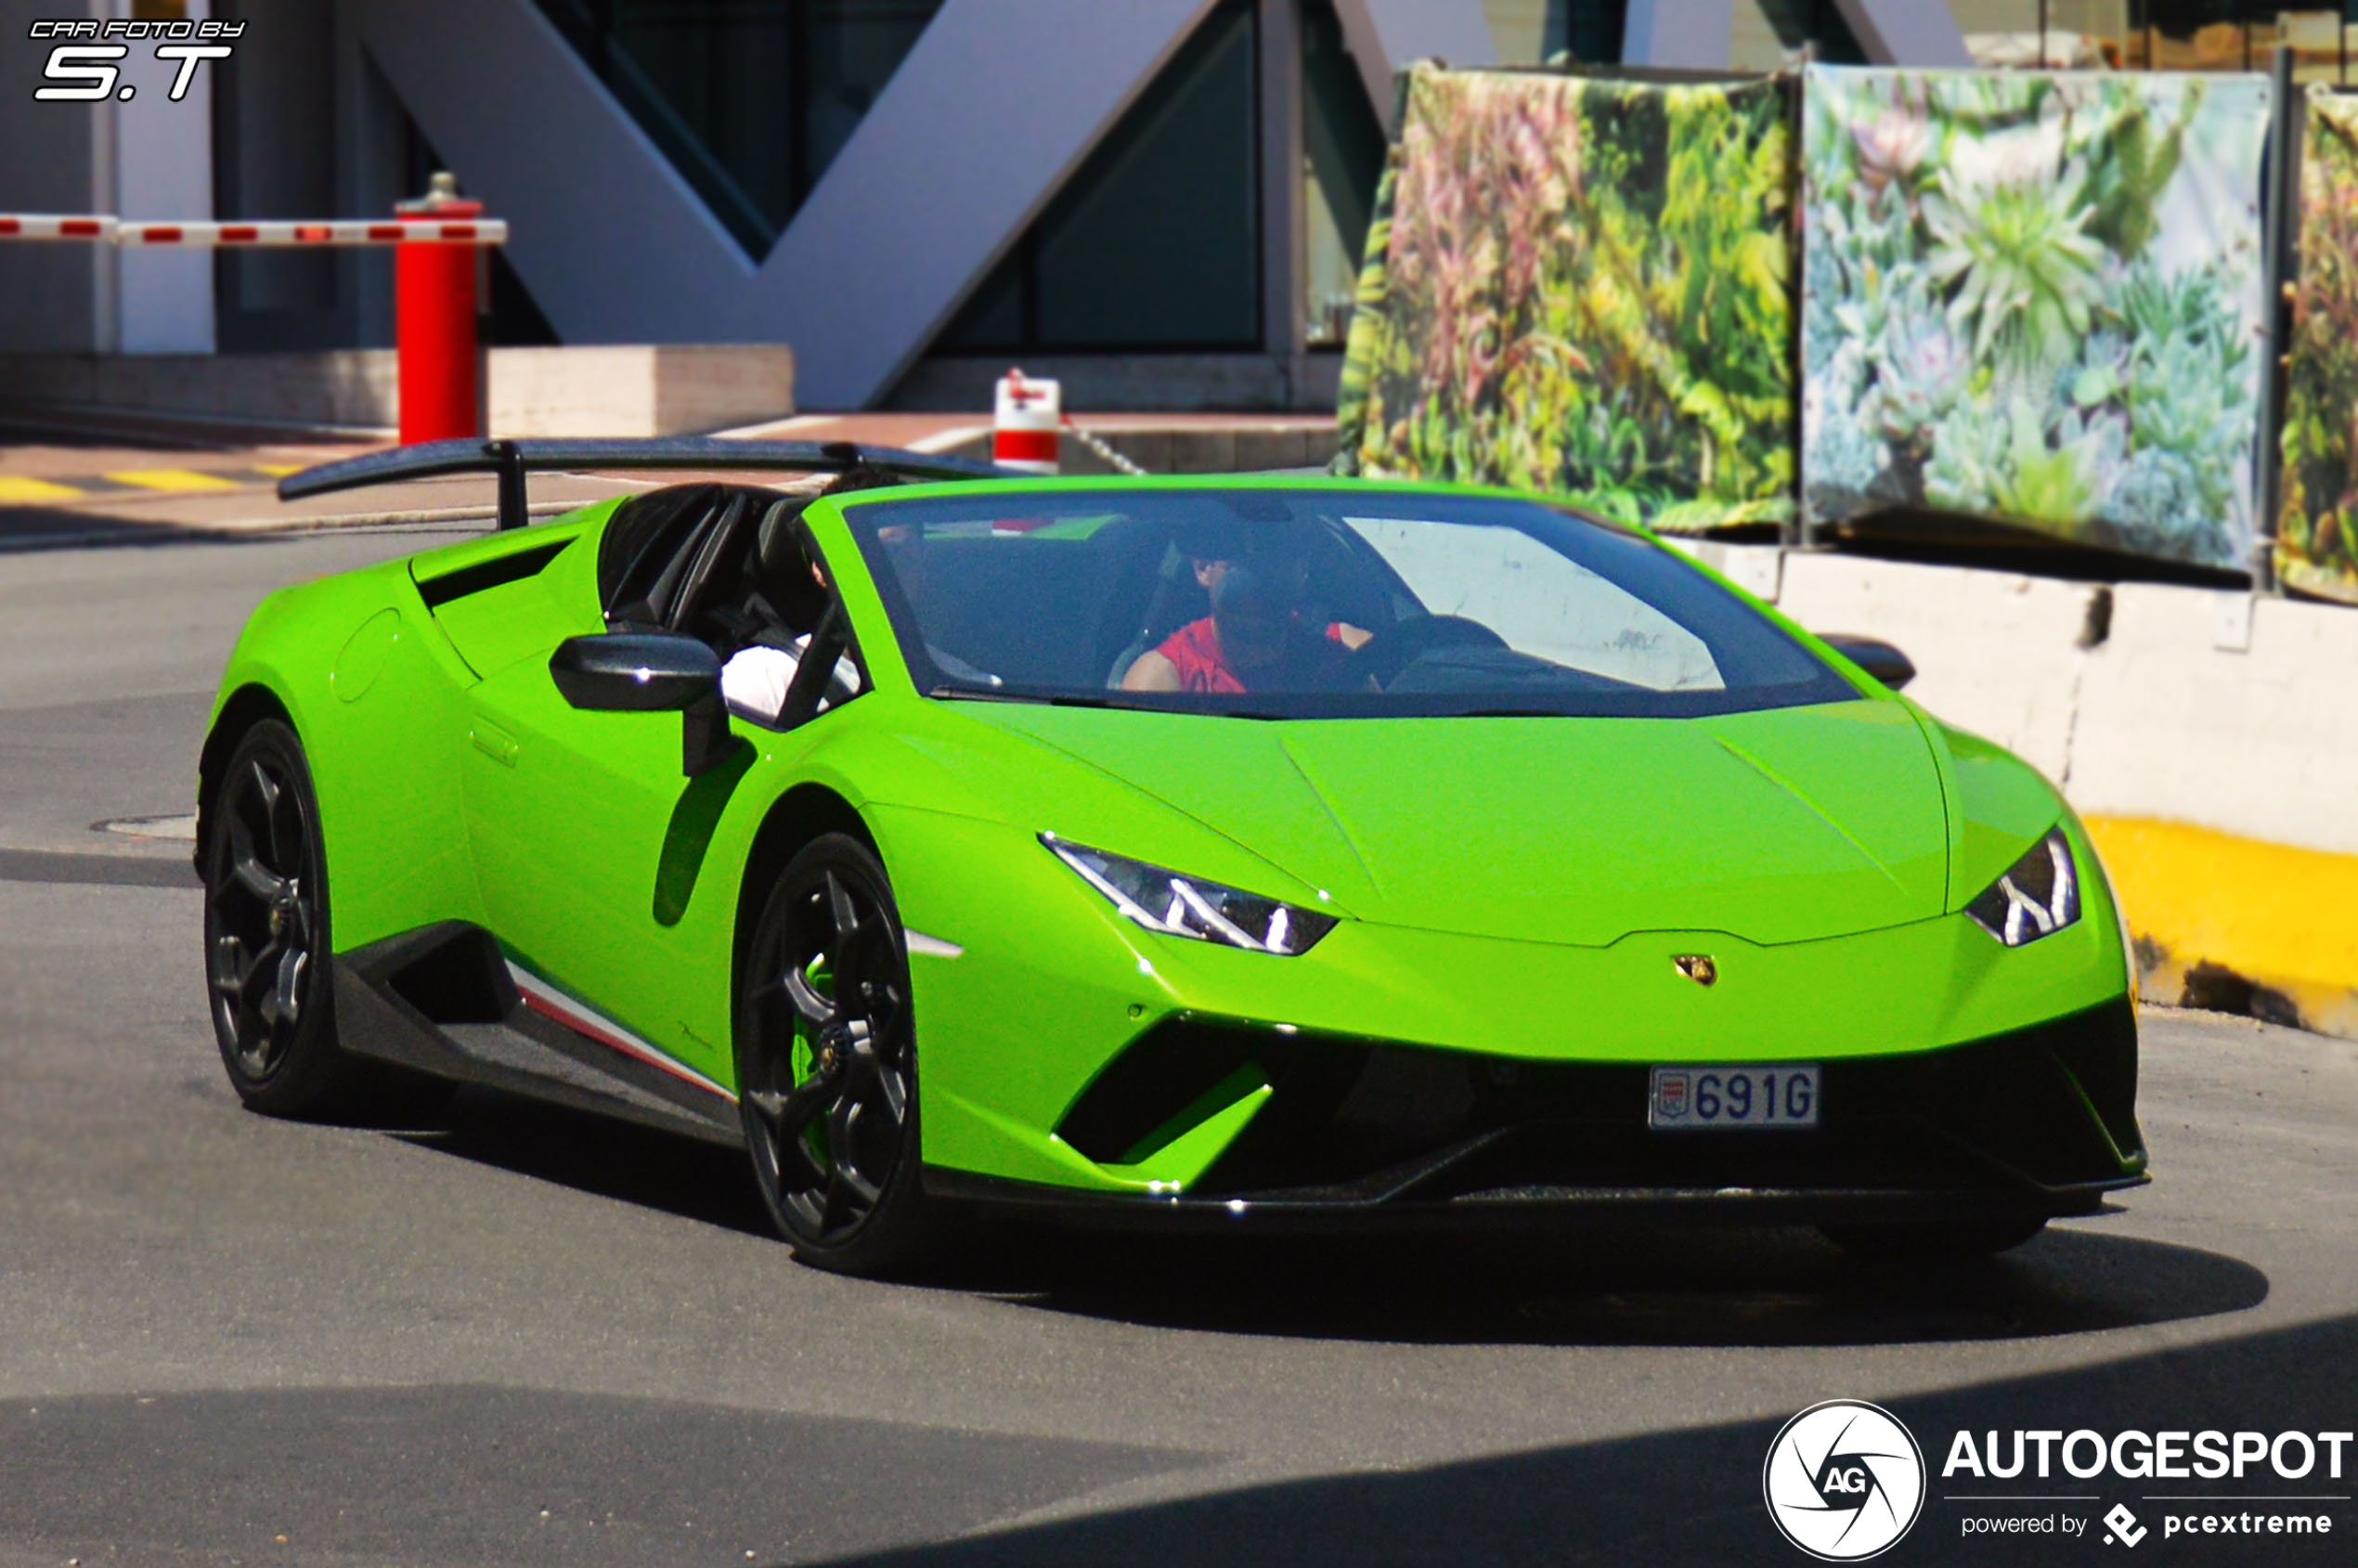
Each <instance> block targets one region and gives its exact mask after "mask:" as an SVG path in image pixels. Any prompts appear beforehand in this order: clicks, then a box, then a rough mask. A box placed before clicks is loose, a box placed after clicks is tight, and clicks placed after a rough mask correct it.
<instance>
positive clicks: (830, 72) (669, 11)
mask: <svg viewBox="0 0 2358 1568" xmlns="http://www.w3.org/2000/svg"><path fill="white" fill-rule="evenodd" d="M539 4H540V6H541V9H542V10H544V11H546V12H547V13H548V15H549V18H550V19H551V20H552V21H554V22H555V23H556V24H557V29H558V31H559V32H563V33H564V35H565V37H566V39H567V40H568V41H569V42H571V43H572V45H573V46H574V47H575V48H576V49H577V50H578V51H579V52H580V54H581V57H582V58H583V59H585V60H586V61H588V62H589V68H590V69H591V70H592V71H595V72H597V74H598V77H599V79H600V80H601V81H602V82H603V83H604V84H606V86H607V88H608V90H609V91H611V92H612V93H613V94H614V95H615V99H616V101H618V102H619V103H620V104H621V105H622V106H623V108H624V109H625V110H628V112H629V114H630V117H631V118H632V119H633V120H636V121H637V122H638V123H639V126H640V128H641V130H643V131H645V132H646V133H647V135H648V136H649V137H650V138H651V139H652V140H653V141H654V143H655V145H656V146H657V147H659V148H661V149H663V151H664V154H665V156H667V157H668V158H669V159H670V160H671V162H672V163H673V164H674V166H676V167H677V168H678V169H679V171H680V175H681V176H682V177H683V178H685V179H686V180H687V181H688V183H689V184H690V185H691V186H693V188H695V190H696V193H697V194H698V195H700V196H702V197H703V198H704V199H705V201H706V203H707V204H708V205H709V206H710V207H711V208H712V211H713V214H714V215H715V216H716V217H718V218H719V220H720V222H721V224H722V225H723V226H724V227H727V228H728V230H729V232H730V233H731V234H732V235H734V236H735V237H736V239H737V242H738V243H739V244H741V245H743V246H744V247H745V250H746V251H747V253H750V254H753V255H756V256H760V255H765V254H767V253H768V252H769V250H770V247H771V245H772V244H773V243H775V242H776V240H777V238H778V236H779V235H780V234H782V233H784V231H785V227H786V225H787V223H788V222H789V221H791V220H792V218H793V217H794V214H795V211H796V209H797V208H798V207H800V206H801V205H802V202H803V201H804V199H805V198H806V197H808V196H809V195H810V191H811V189H812V188H813V187H815V186H817V184H818V183H819V179H820V176H821V175H824V174H825V173H826V172H827V165H828V164H829V163H831V162H834V161H835V157H836V153H838V152H840V151H842V150H843V146H844V144H845V143H846V142H847V141H849V140H850V139H851V133H852V131H853V130H854V129H856V128H857V127H858V126H859V123H860V122H861V120H862V117H864V116H865V115H866V114H867V112H868V110H869V108H870V107H871V106H872V105H873V104H875V100H876V96H877V94H879V93H880V92H882V91H883V89H884V84H886V83H887V82H888V81H890V80H891V78H892V73H893V72H894V71H897V70H899V69H900V62H901V61H902V60H903V59H905V58H908V55H909V51H910V50H911V49H913V48H914V47H915V46H916V43H917V35H918V34H919V33H921V32H924V31H925V30H926V23H928V22H930V21H932V20H933V18H934V13H935V12H936V11H939V9H940V8H941V0H795V3H794V4H791V5H789V4H785V3H783V0H539Z"/></svg>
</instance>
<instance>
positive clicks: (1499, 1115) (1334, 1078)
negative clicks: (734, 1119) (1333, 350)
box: [1056, 998, 2144, 1200]
mask: <svg viewBox="0 0 2358 1568" xmlns="http://www.w3.org/2000/svg"><path fill="white" fill-rule="evenodd" d="M2136 1051H2137V1046H2136V1022H2135V1017H2134V1015H2133V1014H2132V1013H2131V1009H2130V1004H2129V1003H2128V1001H2127V999H2126V998H2122V999H2121V1000H2120V1001H2118V1002H2117V1003H2112V1004H2105V1005H2103V1006H2099V1007H2096V1008H2092V1009H2090V1010H2089V1011H2087V1012H2083V1013H2079V1014H2076V1015H2073V1016H2072V1017H2066V1018H2062V1019H2057V1020H2055V1021H2054V1022H2051V1023H2047V1024H2041V1025H2039V1026H2037V1027H2035V1028H2032V1029H2027V1030H2017V1031H2015V1032H2013V1033H2010V1034H2004V1035H1998V1036H1994V1037H1991V1038H1989V1039H1985V1040H1979V1041H1974V1042H1971V1043H1965V1044H1961V1045H1952V1046H1949V1047H1946V1048H1943V1049H1941V1050H1937V1051H1924V1052H1912V1053H1909V1054H1906V1055H1900V1056H1859V1057H1847V1058H1836V1059H1833V1060H1829V1061H1827V1062H1825V1063H1824V1064H1823V1066H1822V1074H1823V1076H1822V1078H1821V1081H1820V1082H1821V1090H1820V1096H1821V1110H1820V1126H1819V1127H1818V1128H1817V1129H1815V1130H1814V1131H1784V1130H1779V1131H1767V1130H1740V1131H1729V1132H1723V1133H1703V1134H1656V1133H1653V1132H1652V1131H1650V1130H1649V1129H1648V1128H1647V1126H1646V1095H1647V1084H1648V1078H1649V1069H1648V1068H1647V1067H1646V1066H1645V1065H1643V1064H1637V1063H1611V1062H1602V1063H1600V1062H1533V1061H1527V1060H1522V1059H1518V1058H1509V1057H1503V1056H1483V1055H1479V1054H1475V1053H1469V1052H1457V1051H1437V1050H1432V1049H1427V1048H1421V1047H1416V1046H1406V1045H1398V1044H1393V1043H1383V1042H1374V1041H1363V1040H1347V1039H1334V1038H1326V1037H1319V1036H1312V1035H1303V1034H1279V1033H1276V1032H1275V1031H1273V1030H1266V1029H1259V1028H1253V1027H1250V1026H1243V1025H1237V1024H1233V1023H1225V1022H1221V1021H1216V1020H1209V1019H1200V1018H1192V1017H1180V1018H1173V1019H1169V1020H1166V1021H1164V1022H1163V1023H1161V1024H1160V1025H1158V1026H1157V1027H1155V1028H1154V1029H1152V1030H1148V1031H1147V1032H1146V1033H1145V1034H1143V1035H1141V1036H1140V1037H1139V1038H1138V1039H1137V1040H1136V1041H1134V1043H1132V1044H1131V1045H1130V1046H1129V1047H1128V1048H1127V1049H1126V1050H1124V1051H1123V1052H1122V1054H1121V1056H1119V1057H1117V1058H1116V1059H1115V1060H1114V1061H1113V1062H1112V1063H1111V1064H1110V1065H1108V1068H1107V1069H1106V1070H1105V1071H1104V1072H1102V1073H1100V1074H1099V1075H1098V1077H1097V1079H1096V1080H1095V1082H1093V1083H1091V1084H1090V1086H1089V1087H1088V1089H1087V1090H1086V1091H1084V1092H1083V1093H1082V1095H1081V1096H1080V1097H1079V1099H1077V1100H1076V1101H1075V1102H1074V1103H1073V1105H1072V1107H1071V1108H1070V1109H1069V1111H1068V1112H1067V1113H1066V1115H1065V1117H1064V1118H1063V1120H1062V1121H1061V1122H1060V1123H1059V1124H1058V1126H1057V1129H1056V1131H1057V1133H1058V1134H1059V1135H1060V1136H1061V1137H1062V1138H1063V1139H1064V1140H1065V1141H1066V1142H1067V1143H1069V1144H1070V1145H1071V1146H1072V1147H1074V1148H1076V1149H1078V1150H1080V1152H1081V1153H1082V1154H1083V1155H1085V1156H1087V1157H1088V1158H1090V1159H1091V1160H1097V1161H1099V1162H1100V1163H1105V1164H1132V1163H1136V1162H1137V1161H1139V1160H1145V1159H1147V1158H1148V1157H1150V1156H1151V1155H1152V1154H1153V1153H1154V1152H1155V1150H1156V1149H1158V1148H1160V1147H1162V1146H1163V1145H1165V1144H1167V1143H1169V1142H1170V1141H1171V1140H1172V1139H1173V1138H1175V1137H1177V1136H1178V1135H1180V1134H1183V1133H1185V1131H1187V1129H1188V1128H1190V1127H1192V1126H1195V1125H1197V1124H1198V1123H1199V1122H1201V1121H1203V1120H1204V1119H1205V1118H1207V1117H1209V1116H1211V1115H1212V1114H1214V1113H1216V1112H1217V1111H1219V1110H1221V1109H1223V1108H1225V1107H1226V1106H1227V1105H1229V1104H1231V1103H1233V1102H1234V1101H1235V1100H1236V1099H1237V1097H1238V1096H1240V1095H1243V1094H1247V1093H1250V1092H1251V1090H1252V1089H1254V1088H1257V1087H1258V1086H1259V1085H1260V1084H1262V1083H1264V1082H1265V1083H1267V1084H1268V1085H1269V1087H1270V1090H1271V1094H1270V1097H1269V1100H1268V1103H1267V1104H1266V1105H1264V1106H1263V1108H1262V1109H1261V1111H1260V1113H1259V1114H1258V1115H1256V1116H1255V1117H1254V1118H1253V1120H1252V1121H1251V1122H1250V1123H1249V1124H1248V1125H1247V1127H1246V1128H1245V1130H1244V1132H1243V1133H1241V1134H1238V1136H1237V1140H1236V1141H1235V1142H1234V1143H1233V1144H1231V1145H1230V1146H1229V1147H1228V1148H1227V1149H1226V1150H1225V1151H1224V1152H1223V1153H1222V1155H1221V1156H1220V1158H1219V1159H1218V1160H1216V1161H1215V1162H1214V1163H1213V1164H1212V1166H1211V1169H1210V1170H1209V1171H1207V1172H1206V1173H1204V1175H1203V1176H1202V1178H1201V1179H1199V1180H1198V1181H1197V1182H1195V1183H1193V1184H1192V1185H1191V1186H1190V1187H1189V1189H1188V1190H1189V1196H1191V1197H1201V1198H1211V1197H1228V1196H1242V1197H1258V1198H1277V1197H1295V1198H1302V1199H1315V1198H1332V1199H1360V1200H1367V1199H1383V1198H1395V1197H1396V1198H1408V1197H1413V1198H1418V1199H1440V1198H1449V1197H1455V1196H1460V1195H1463V1194H1467V1193H1472V1192H1479V1191H1485V1190H1495V1189H1500V1188H1517V1187H1615V1188H1618V1187H1644V1188H1655V1189H1663V1188H1671V1189H1680V1190H1696V1189H1704V1190H1711V1189H1718V1188H1725V1187H1739V1188H1752V1189H1768V1188H1778V1189H1785V1190H1818V1189H1827V1188H1837V1187H1838V1188H1843V1189H1876V1190H1909V1191H1913V1190H1932V1189H1938V1190H1944V1191H1946V1190H1958V1189H1976V1188H1981V1189H1988V1188H1999V1189H2004V1188H2012V1189H2015V1190H2019V1191H2025V1192H2031V1191H2036V1190H2037V1189H2039V1188H2042V1187H2065V1186H2081V1185H2084V1184H2088V1183H2105V1182H2118V1181H2120V1180H2121V1179H2122V1178H2123V1177H2125V1176H2129V1175H2132V1174H2134V1173H2136V1172H2137V1171H2138V1170H2140V1169H2141V1168H2142V1161H2143V1153H2144V1150H2143V1141H2142V1138H2141V1137H2140V1135H2139V1134H2138V1130H2137V1124H2136V1113H2135V1098H2136Z"/></svg>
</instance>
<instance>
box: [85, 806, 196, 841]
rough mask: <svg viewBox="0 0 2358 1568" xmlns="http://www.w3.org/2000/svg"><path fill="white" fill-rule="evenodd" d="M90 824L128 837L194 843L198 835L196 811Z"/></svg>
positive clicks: (116, 819) (103, 830) (106, 831)
mask: <svg viewBox="0 0 2358 1568" xmlns="http://www.w3.org/2000/svg"><path fill="white" fill-rule="evenodd" d="M90 825H91V826H92V827H94V828H96V829H97V830H98V831H99V832H100V833H120V834H122V835H123V836H124V837H126V838H185V839H188V840H189V841H190V842H192V843H193V842H194V841H195V839H196V836H197V814H196V813H195V812H194V811H190V812H188V813H187V814H186V815H184V816H173V817H115V818H111V819H110V820H109V821H106V822H103V823H91V824H90Z"/></svg>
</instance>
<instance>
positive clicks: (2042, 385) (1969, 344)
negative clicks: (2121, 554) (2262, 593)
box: [1801, 66, 2270, 567]
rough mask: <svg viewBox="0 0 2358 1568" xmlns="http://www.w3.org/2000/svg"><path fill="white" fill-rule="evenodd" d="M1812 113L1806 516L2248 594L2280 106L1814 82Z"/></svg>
mask: <svg viewBox="0 0 2358 1568" xmlns="http://www.w3.org/2000/svg"><path fill="white" fill-rule="evenodd" d="M1803 91H1804V100H1803V108H1802V139H1803V191H1802V204H1803V239H1802V249H1803V258H1804V260H1803V283H1802V292H1803V304H1802V373H1803V391H1802V417H1801V425H1802V452H1803V457H1802V474H1803V483H1804V485H1805V487H1806V497H1805V499H1806V501H1807V508H1808V511H1809V513H1810V515H1811V516H1812V517H1814V518H1818V519H1823V520H1834V521H1839V520H1843V519H1847V518H1852V517H1857V516H1859V515H1861V514H1863V513H1867V512H1878V511H1884V510H1886V509H1901V510H1905V509H1913V508H1929V509H1933V510H1937V511H1946V512H1965V513H1972V514H1976V515H1978V516H1983V517H1989V518H1995V519H2000V520H2002V521H2006V522H2010V523H2015V524H2019V525H2025V526H2028V527H2030V528H2034V529H2037V530H2039V531H2041V532H2043V533H2047V534H2052V535H2054V536H2056V537H2057V538H2064V539H2068V540H2071V541H2073V542H2074V543H2079V544H2088V545H2097V546H2102V547H2105V548H2110V549H2117V550H2126V551H2136V552H2138V553H2141V554H2145V555H2153V556H2161V557H2167V558H2169V559H2171V560H2177V561H2187V562H2195V563H2199V564H2205V565H2212V566H2227V567H2243V566H2247V565H2248V564H2249V551H2250V546H2251V538H2252V515H2253V484H2254V467H2255V464H2254V459H2255V457H2256V455H2257V452H2258V443H2259V441H2260V439H2261V429H2260V393H2261V375H2262V373H2263V371H2264V369H2265V359H2266V353H2265V348H2264V343H2265V339H2264V332H2265V315H2264V301H2263V299H2262V293H2263V291H2264V288H2265V280H2264V277H2263V270H2262V266H2261V152H2262V150H2263V149H2264V146H2265V143H2266V139H2267V129H2268V116H2269V91H2270V89H2269V83H2268V80H2267V79H2266V78H2265V77H2261V76H2191V75H2182V74H2176V73H2167V74H2144V73H2138V74H2120V75H2106V74H2101V73H2094V72H2090V73H2085V74H2078V73H2056V74H2033V73H2028V72H2015V71H2004V72H1999V71H1992V72H1987V73H1969V72H1962V71H1959V72H1945V71H1877V70H1857V69H1843V68H1839V67H1826V66H1815V67H1811V68H1810V69H1809V70H1808V71H1807V73H1806V74H1805V78H1804V88H1803Z"/></svg>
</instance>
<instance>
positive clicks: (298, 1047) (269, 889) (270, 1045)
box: [204, 719, 359, 1116]
mask: <svg viewBox="0 0 2358 1568" xmlns="http://www.w3.org/2000/svg"><path fill="white" fill-rule="evenodd" d="M318 824H319V808H318V802H317V798H316V797H314V796H313V794H312V790H311V771H310V769H309V767H308V766H306V764H305V762H304V755H303V745H302V743H301V742H299V741H298V740H296V739H295V735H294V732H293V731H292V730H290V729H288V728H287V727H286V726H285V725H284V724H281V723H279V722H278V721H277V720H276V719H265V720H263V721H262V722H260V723H257V724H255V725H254V726H253V728H252V729H251V730H249V731H247V732H246V734H245V736H244V738H243V739H242V740H240V742H239V744H238V746H237V749H236V750H235V751H234V752H232V753H231V755H230V758H229V762H228V765H227V767H226V768H224V769H223V770H222V771H221V776H220V777H219V779H218V780H216V781H215V783H214V788H213V794H212V797H211V798H210V799H208V800H207V801H206V802H205V839H206V843H205V879H204V880H205V903H204V942H205V981H206V985H207V988H208V990H209V991H210V993H211V1001H212V1012H213V1028H214V1034H215V1036H216V1037H218V1039H219V1042H220V1045H221V1061H222V1065H223V1066H224V1067H226V1068H227V1069H228V1071H229V1082H230V1083H231V1084H232V1085H233V1086H234V1087H235V1088H236V1089H237V1091H238V1096H239V1098H240V1099H242V1100H243V1101H244V1102H245V1103H246V1104H247V1105H248V1106H249V1107H251V1108H253V1109H255V1110H259V1111H265V1112H267V1113H269V1114H271V1115H274V1116H305V1115H317V1114H320V1113H322V1112H326V1111H330V1110H331V1109H339V1108H343V1105H344V1103H345V1102H347V1101H348V1100H349V1098H350V1097H351V1095H352V1093H353V1091H354V1090H355V1089H356V1079H357V1078H358V1076H359V1075H358V1074H357V1073H356V1070H355V1069H356V1064H355V1063H353V1062H352V1060H351V1059H350V1058H349V1057H347V1056H344V1055H343V1053H342V1052H340V1051H338V1050H337V1049H336V1044H335V1019H334V1017H333V1011H334V1009H333V1001H332V988H331V986H330V979H329V974H328V954H329V952H330V949H329V946H328V901H327V878H326V872H325V862H324V858H323V856H322V854H321V851H320V844H319V825H318Z"/></svg>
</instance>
